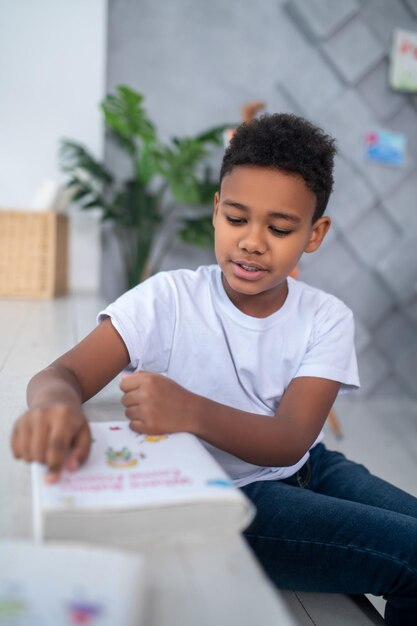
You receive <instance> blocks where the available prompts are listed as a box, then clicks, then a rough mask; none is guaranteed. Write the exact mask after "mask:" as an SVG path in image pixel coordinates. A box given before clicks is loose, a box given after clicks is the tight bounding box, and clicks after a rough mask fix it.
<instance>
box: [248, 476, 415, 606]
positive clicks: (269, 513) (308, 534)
mask: <svg viewBox="0 0 417 626" xmlns="http://www.w3.org/2000/svg"><path fill="white" fill-rule="evenodd" d="M243 491H244V492H245V493H246V495H247V496H248V497H249V498H250V499H251V500H252V501H253V502H254V504H255V506H256V508H257V515H256V517H255V519H254V521H253V522H252V524H251V525H250V526H249V527H248V528H247V529H246V531H245V533H244V534H245V537H246V539H247V540H248V542H249V544H250V545H251V547H252V548H253V550H254V551H255V553H256V554H257V556H258V558H259V559H260V561H261V562H262V563H263V565H264V567H265V569H266V571H267V572H268V574H269V575H270V576H271V578H272V579H273V580H274V582H275V583H276V584H277V585H278V586H279V587H281V588H287V589H295V590H299V591H324V592H338V593H352V594H355V593H374V594H375V595H381V594H383V593H386V592H387V590H389V589H392V588H393V587H394V586H395V581H396V580H397V579H398V576H399V570H401V569H404V571H405V570H407V569H409V568H410V566H412V564H410V563H409V562H408V561H407V559H415V558H417V520H416V519H413V518H412V517H409V516H406V515H402V514H398V513H395V512H392V511H387V510H384V509H379V508H377V507H373V506H368V505H366V504H363V503H361V502H351V501H348V500H343V499H340V498H335V497H332V496H328V495H323V494H320V493H315V492H313V491H311V490H310V489H306V488H301V487H296V486H292V485H288V484H287V483H285V482H281V481H263V482H259V483H253V484H251V485H248V486H246V487H243ZM415 566H416V564H414V568H415ZM411 578H412V579H410V581H408V583H409V584H410V585H411V586H413V585H416V591H417V581H416V580H415V578H416V576H415V573H414V575H411Z"/></svg>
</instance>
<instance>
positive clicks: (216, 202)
mask: <svg viewBox="0 0 417 626" xmlns="http://www.w3.org/2000/svg"><path fill="white" fill-rule="evenodd" d="M219 202H220V194H219V192H218V191H216V193H215V194H214V208H213V217H212V220H211V221H212V224H213V228H215V225H214V222H215V220H216V217H217V213H218V212H219Z"/></svg>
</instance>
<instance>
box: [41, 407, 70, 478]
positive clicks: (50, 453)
mask: <svg viewBox="0 0 417 626" xmlns="http://www.w3.org/2000/svg"><path fill="white" fill-rule="evenodd" d="M70 441H71V433H70V432H69V429H68V425H67V423H66V420H65V419H60V418H59V417H58V416H57V417H56V418H55V419H54V421H53V422H52V425H51V428H50V430H49V436H48V443H47V447H46V458H45V461H46V464H47V466H48V475H50V476H51V478H52V477H53V478H55V477H57V476H58V475H59V473H60V472H61V470H62V468H63V466H64V463H65V459H66V457H67V453H68V450H69V447H70Z"/></svg>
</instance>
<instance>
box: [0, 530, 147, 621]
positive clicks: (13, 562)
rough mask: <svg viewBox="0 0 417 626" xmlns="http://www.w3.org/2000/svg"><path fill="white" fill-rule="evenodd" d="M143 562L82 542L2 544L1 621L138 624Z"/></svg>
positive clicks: (136, 557) (142, 582) (142, 584)
mask: <svg viewBox="0 0 417 626" xmlns="http://www.w3.org/2000/svg"><path fill="white" fill-rule="evenodd" d="M143 567H144V560H143V557H142V556H141V555H139V554H127V553H125V552H119V551H115V550H109V549H107V548H106V549H99V548H90V547H88V548H86V547H84V546H77V545H71V546H70V547H68V546H58V545H55V546H49V545H48V546H39V545H35V544H31V543H29V542H24V541H2V542H0V624H4V626H6V625H7V626H58V625H59V626H73V625H74V624H88V625H89V626H115V624H117V626H139V625H140V624H142V623H143V622H142V621H141V616H143V602H144V593H143V589H144V573H143Z"/></svg>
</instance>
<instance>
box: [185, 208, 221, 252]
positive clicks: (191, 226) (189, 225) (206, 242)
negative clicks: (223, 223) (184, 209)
mask: <svg viewBox="0 0 417 626" xmlns="http://www.w3.org/2000/svg"><path fill="white" fill-rule="evenodd" d="M179 235H180V237H181V239H182V240H183V241H185V242H186V243H192V244H194V245H198V246H212V245H213V240H214V234H213V224H212V221H211V215H205V216H203V217H197V218H190V219H185V220H184V221H183V226H182V227H181V228H180V230H179Z"/></svg>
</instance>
